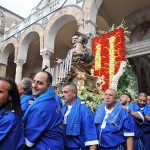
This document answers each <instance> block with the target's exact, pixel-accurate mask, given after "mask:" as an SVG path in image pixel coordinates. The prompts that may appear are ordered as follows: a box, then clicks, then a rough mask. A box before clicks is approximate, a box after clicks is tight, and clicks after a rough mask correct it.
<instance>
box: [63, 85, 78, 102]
mask: <svg viewBox="0 0 150 150" xmlns="http://www.w3.org/2000/svg"><path fill="white" fill-rule="evenodd" d="M62 97H63V99H64V102H65V103H67V104H69V105H72V104H73V102H74V100H75V98H76V92H75V91H72V90H71V88H70V86H69V85H67V86H64V87H63V90H62Z"/></svg>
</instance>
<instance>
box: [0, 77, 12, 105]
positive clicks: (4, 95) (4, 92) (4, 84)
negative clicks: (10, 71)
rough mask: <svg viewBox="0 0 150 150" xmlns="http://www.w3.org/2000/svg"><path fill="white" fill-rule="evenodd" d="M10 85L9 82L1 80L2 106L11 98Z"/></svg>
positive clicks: (0, 96) (0, 95)
mask: <svg viewBox="0 0 150 150" xmlns="http://www.w3.org/2000/svg"><path fill="white" fill-rule="evenodd" d="M8 87H9V83H8V82H6V81H2V80H0V107H1V106H3V105H5V104H6V103H7V102H8V101H9V99H10V98H9V93H8Z"/></svg>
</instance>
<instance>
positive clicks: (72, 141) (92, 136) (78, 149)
mask: <svg viewBox="0 0 150 150" xmlns="http://www.w3.org/2000/svg"><path fill="white" fill-rule="evenodd" d="M62 97H63V99H64V102H65V105H64V106H63V108H62V113H63V114H64V127H63V128H64V136H65V150H85V149H86V148H89V150H96V149H97V145H98V140H97V135H96V129H95V125H94V120H93V119H94V118H93V115H92V113H91V111H90V110H89V109H88V108H87V107H86V106H85V105H84V104H81V100H80V98H79V97H78V96H77V87H76V85H75V84H73V83H68V84H66V85H64V87H63V90H62Z"/></svg>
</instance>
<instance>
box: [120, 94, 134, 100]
mask: <svg viewBox="0 0 150 150" xmlns="http://www.w3.org/2000/svg"><path fill="white" fill-rule="evenodd" d="M122 95H126V96H128V97H129V99H130V101H132V96H131V94H130V93H123V94H122Z"/></svg>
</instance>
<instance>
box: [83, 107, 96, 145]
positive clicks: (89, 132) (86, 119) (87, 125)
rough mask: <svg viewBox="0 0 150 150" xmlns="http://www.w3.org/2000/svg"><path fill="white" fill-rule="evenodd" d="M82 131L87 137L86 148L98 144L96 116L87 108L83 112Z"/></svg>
mask: <svg viewBox="0 0 150 150" xmlns="http://www.w3.org/2000/svg"><path fill="white" fill-rule="evenodd" d="M82 114H83V115H82V125H83V127H82V129H83V134H84V137H85V146H89V145H96V144H98V143H99V142H98V140H97V133H96V127H95V124H94V116H93V114H92V112H91V111H90V110H89V109H88V108H87V107H86V106H85V108H84V112H82Z"/></svg>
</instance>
